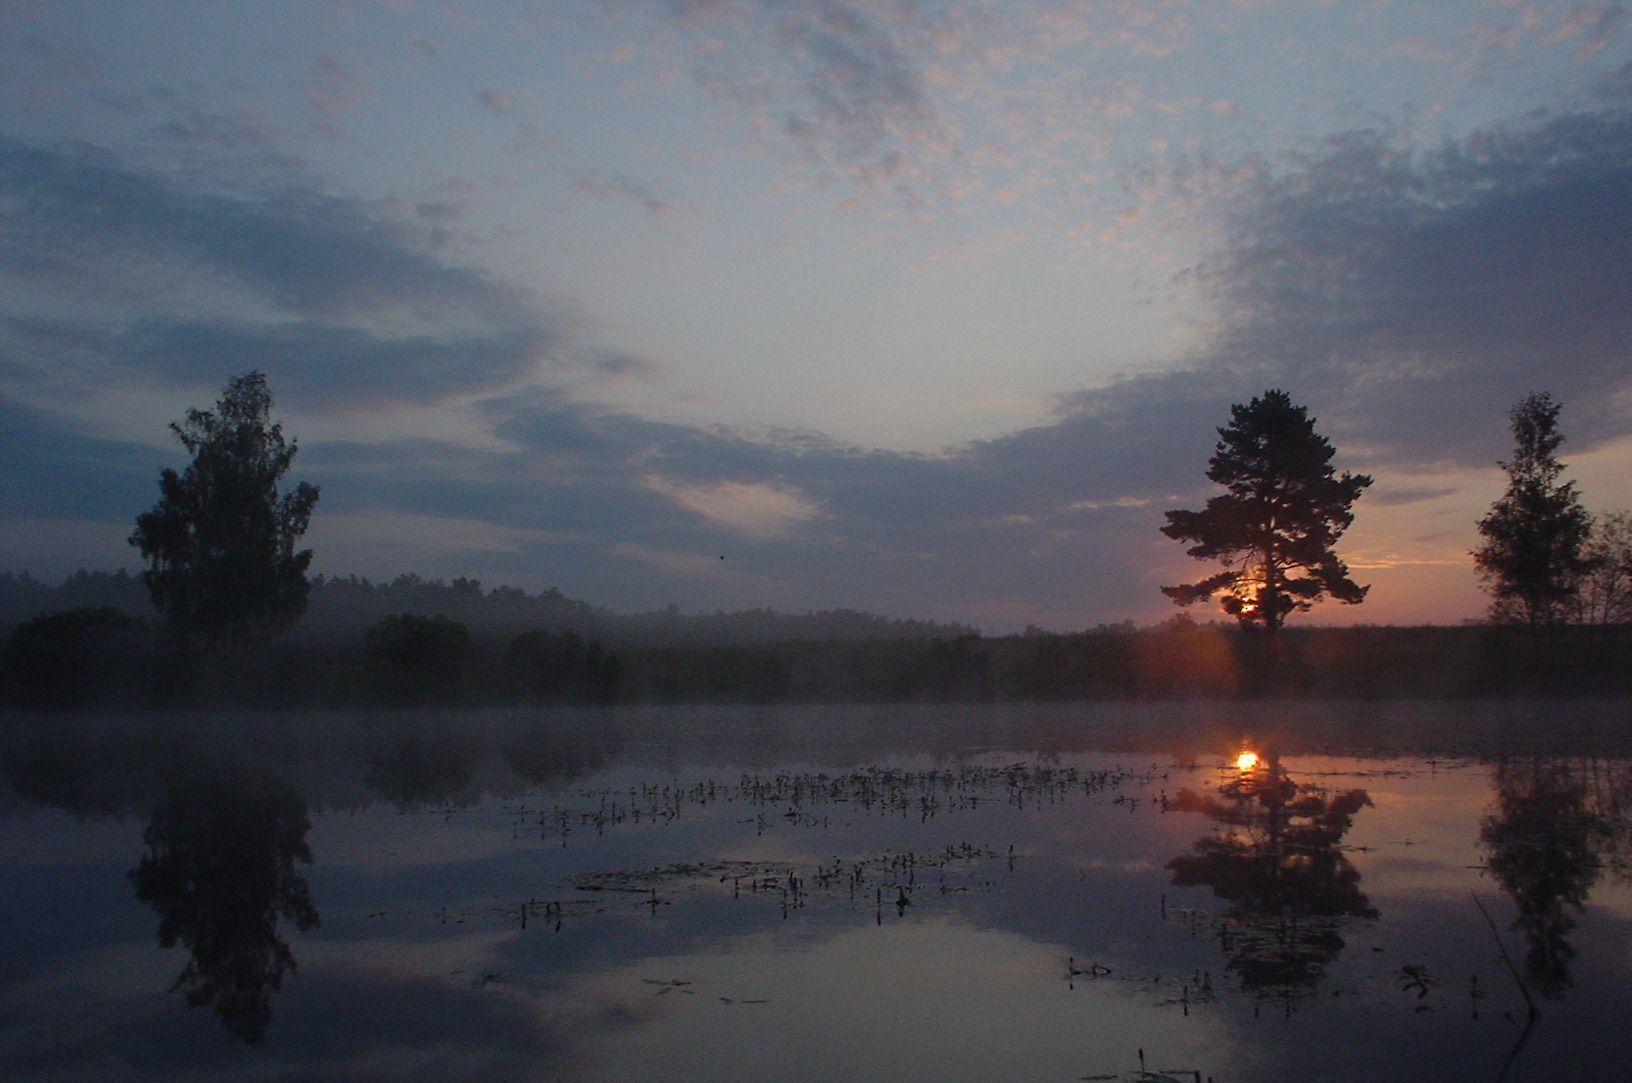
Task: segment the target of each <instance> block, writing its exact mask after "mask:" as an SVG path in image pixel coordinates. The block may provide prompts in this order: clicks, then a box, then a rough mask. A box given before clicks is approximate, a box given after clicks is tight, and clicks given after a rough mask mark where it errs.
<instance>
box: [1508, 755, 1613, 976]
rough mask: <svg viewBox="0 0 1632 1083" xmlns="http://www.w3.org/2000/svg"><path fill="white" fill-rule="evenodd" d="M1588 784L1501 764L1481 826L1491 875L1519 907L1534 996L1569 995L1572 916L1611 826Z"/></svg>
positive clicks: (1549, 768)
mask: <svg viewBox="0 0 1632 1083" xmlns="http://www.w3.org/2000/svg"><path fill="white" fill-rule="evenodd" d="M1588 797H1589V794H1588V787H1587V780H1586V779H1585V778H1584V777H1583V776H1582V774H1581V773H1580V772H1577V771H1574V770H1572V769H1571V768H1570V767H1569V766H1568V765H1566V764H1564V763H1559V762H1544V761H1530V762H1524V763H1514V762H1508V763H1502V764H1499V765H1498V766H1497V768H1496V810H1495V811H1494V812H1493V813H1491V814H1489V815H1487V816H1485V817H1484V819H1483V820H1482V821H1480V824H1479V838H1480V841H1481V842H1483V843H1484V845H1485V847H1486V850H1487V851H1488V863H1489V868H1490V872H1491V875H1492V876H1494V877H1495V878H1496V882H1497V883H1498V884H1500V885H1501V887H1502V890H1503V891H1505V892H1507V894H1508V895H1509V897H1511V898H1512V900H1513V902H1514V904H1515V905H1516V906H1517V907H1518V910H1519V916H1518V920H1517V921H1515V922H1514V924H1513V927H1514V928H1516V929H1518V930H1519V932H1520V934H1521V935H1522V936H1523V937H1524V941H1525V957H1524V969H1525V973H1526V976H1527V977H1528V978H1529V979H1530V982H1531V984H1532V985H1533V986H1534V987H1535V989H1536V991H1537V992H1538V993H1540V994H1542V995H1543V996H1547V997H1552V998H1558V997H1561V996H1563V994H1564V992H1565V990H1567V989H1569V987H1570V984H1571V981H1570V964H1571V963H1572V962H1573V961H1574V959H1575V954H1576V952H1575V947H1574V946H1573V945H1572V944H1571V943H1570V940H1569V934H1570V932H1571V931H1572V930H1573V929H1574V928H1575V918H1574V917H1573V916H1572V914H1571V911H1572V910H1573V911H1575V912H1576V913H1579V912H1580V911H1581V910H1582V908H1583V907H1584V906H1585V905H1586V902H1587V894H1588V892H1589V891H1590V890H1591V889H1592V886H1593V884H1594V883H1596V882H1597V879H1598V874H1599V872H1600V869H1601V866H1600V864H1599V860H1598V853H1597V850H1598V848H1599V845H1600V844H1601V843H1602V842H1603V841H1604V840H1605V839H1606V837H1607V836H1608V835H1610V834H1611V832H1610V831H1609V830H1608V823H1609V819H1608V818H1607V817H1605V816H1604V815H1603V814H1602V813H1600V812H1599V811H1598V810H1597V809H1596V808H1594V807H1593V806H1594V804H1596V802H1589V800H1588Z"/></svg>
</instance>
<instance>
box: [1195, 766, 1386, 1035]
mask: <svg viewBox="0 0 1632 1083" xmlns="http://www.w3.org/2000/svg"><path fill="white" fill-rule="evenodd" d="M1370 804H1371V798H1370V797H1369V796H1368V795H1367V793H1366V791H1365V790H1360V789H1355V790H1349V791H1347V792H1345V793H1340V794H1329V793H1327V792H1326V791H1324V790H1321V789H1318V788H1316V787H1312V786H1308V785H1303V784H1299V783H1297V782H1295V781H1293V780H1292V779H1291V778H1290V777H1288V776H1287V774H1286V772H1285V771H1284V770H1283V769H1282V767H1281V765H1280V762H1279V761H1278V760H1277V759H1274V758H1269V759H1267V760H1266V761H1264V762H1263V763H1261V764H1260V765H1259V766H1258V767H1257V768H1256V769H1255V770H1251V771H1244V772H1241V773H1240V774H1239V775H1238V776H1237V777H1236V778H1234V779H1232V780H1231V781H1229V782H1228V783H1226V784H1225V785H1223V786H1220V787H1219V790H1218V794H1217V796H1213V795H1211V794H1207V795H1202V794H1197V793H1194V792H1193V791H1190V790H1184V791H1181V792H1180V793H1179V795H1178V797H1177V798H1175V799H1173V800H1172V801H1170V802H1169V804H1168V807H1169V808H1170V809H1173V810H1177V811H1184V812H1200V813H1202V814H1204V815H1206V816H1208V817H1209V818H1210V819H1212V820H1214V821H1216V822H1217V823H1218V824H1220V825H1222V829H1220V830H1215V831H1214V832H1213V833H1211V834H1208V835H1205V836H1203V837H1202V838H1200V839H1197V840H1196V842H1195V843H1194V844H1193V846H1192V847H1191V852H1190V853H1188V854H1181V855H1180V856H1178V857H1175V858H1174V859H1173V860H1172V861H1170V862H1168V865H1167V867H1168V868H1169V869H1172V870H1173V883H1174V884H1176V885H1179V886H1183V887H1188V886H1195V885H1204V886H1206V887H1209V888H1211V889H1212V891H1213V894H1214V895H1215V896H1217V897H1218V898H1220V899H1223V900H1225V901H1226V902H1227V903H1228V904H1229V906H1228V909H1227V910H1226V912H1225V914H1224V916H1223V920H1222V921H1221V922H1220V924H1219V939H1220V942H1221V944H1222V946H1223V948H1224V951H1225V953H1226V954H1227V955H1228V957H1229V962H1228V967H1229V969H1230V970H1231V971H1233V972H1234V973H1236V974H1237V975H1238V976H1239V977H1240V979H1241V984H1242V988H1243V989H1245V990H1246V991H1247V992H1250V993H1253V994H1254V995H1257V996H1260V997H1266V998H1274V999H1280V1000H1284V1001H1285V1002H1286V1003H1287V1006H1288V1008H1289V1009H1290V1005H1291V1001H1292V999H1293V998H1295V997H1297V996H1299V995H1301V994H1303V993H1307V992H1309V991H1311V990H1312V989H1313V988H1314V986H1315V984H1316V983H1317V982H1318V981H1319V980H1320V978H1321V976H1322V975H1323V974H1324V973H1325V969H1326V966H1327V965H1328V964H1330V963H1331V962H1332V961H1333V960H1335V959H1336V958H1337V957H1338V956H1339V955H1340V954H1341V953H1342V951H1343V948H1344V940H1343V937H1342V935H1341V933H1340V931H1339V930H1340V928H1341V926H1342V925H1343V923H1344V922H1345V921H1346V920H1348V919H1352V918H1375V917H1376V916H1377V911H1376V909H1375V908H1373V907H1372V906H1371V904H1370V903H1369V901H1368V900H1367V899H1366V896H1365V895H1364V894H1363V893H1362V892H1361V891H1360V873H1359V870H1357V869H1356V868H1355V867H1354V865H1353V864H1352V863H1351V862H1350V861H1349V859H1348V857H1347V855H1346V854H1344V852H1343V851H1342V849H1341V848H1340V844H1341V842H1342V840H1343V836H1344V835H1345V834H1346V833H1347V832H1348V830H1349V827H1350V825H1351V824H1352V823H1353V820H1354V816H1355V814H1356V813H1357V812H1359V810H1360V809H1362V808H1364V807H1366V806H1368V805H1370Z"/></svg>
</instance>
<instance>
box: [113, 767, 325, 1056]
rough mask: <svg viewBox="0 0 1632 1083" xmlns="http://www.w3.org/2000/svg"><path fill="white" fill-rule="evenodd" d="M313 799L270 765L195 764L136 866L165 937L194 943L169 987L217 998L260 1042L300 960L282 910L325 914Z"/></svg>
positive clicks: (194, 999)
mask: <svg viewBox="0 0 1632 1083" xmlns="http://www.w3.org/2000/svg"><path fill="white" fill-rule="evenodd" d="M310 826H311V822H310V820H309V818H308V816H307V811H306V801H305V799H304V798H303V797H301V795H300V794H299V793H298V792H297V791H296V790H295V789H294V788H293V787H292V786H291V785H290V784H289V783H288V782H287V781H285V780H284V779H283V778H281V777H279V776H277V775H275V774H272V773H271V772H269V771H266V770H254V769H250V768H244V767H231V768H229V767H205V768H193V769H190V770H187V771H185V772H184V773H183V774H182V775H180V776H179V777H178V779H177V780H176V781H175V782H174V783H173V784H172V785H171V786H170V788H169V789H168V791H167V792H166V793H165V794H164V796H163V797H161V798H160V800H159V802H158V804H157V805H156V806H155V807H154V809H153V816H152V819H151V820H150V821H149V823H148V826H147V830H146V832H145V833H144V834H143V836H142V838H143V841H144V842H145V843H146V845H147V852H146V853H145V854H144V855H143V856H142V859H141V862H140V863H139V864H138V865H137V866H136V868H135V869H133V870H132V871H131V873H130V879H131V882H132V883H133V884H134V885H135V888H136V897H137V898H139V899H141V900H142V901H143V902H146V903H148V904H149V905H151V906H152V907H153V909H154V910H155V911H157V912H158V915H159V943H160V944H161V945H162V946H164V947H166V948H170V947H174V946H175V945H176V944H177V943H180V944H182V945H184V946H185V947H186V948H187V950H188V952H189V953H190V958H189V959H188V960H187V965H186V966H185V967H184V968H183V969H182V971H181V974H180V975H179V976H177V978H176V980H175V983H174V984H173V985H172V986H171V992H177V991H180V992H181V993H183V994H184V995H185V996H186V998H187V1003H188V1004H189V1005H191V1006H193V1007H202V1006H204V1005H210V1006H212V1007H213V1008H214V1009H215V1014H216V1015H217V1016H219V1017H220V1020H221V1024H222V1025H223V1026H224V1027H226V1029H227V1030H229V1031H231V1032H232V1033H233V1034H235V1035H237V1036H238V1037H240V1038H243V1039H244V1040H245V1041H248V1042H250V1043H252V1044H253V1043H256V1042H259V1041H260V1040H261V1038H262V1037H263V1036H264V1035H265V1033H266V1029H267V1026H268V1025H269V1024H270V1023H271V1020H272V993H273V992H275V991H277V990H279V989H281V988H282V987H283V979H284V976H285V975H286V974H288V973H292V972H293V971H294V970H295V956H294V952H293V951H292V950H291V949H290V947H289V944H288V942H287V941H286V940H285V939H284V938H283V936H282V935H281V934H280V932H279V923H280V919H281V920H282V921H288V922H292V923H294V925H295V926H296V927H297V928H299V929H300V930H302V931H305V930H307V929H310V928H312V927H313V926H315V925H316V924H317V922H318V914H317V909H316V907H314V906H313V905H312V900H311V894H310V891H309V889H308V887H307V883H306V878H305V877H304V876H302V875H300V874H299V873H298V872H297V871H296V864H297V862H298V863H302V864H310V863H311V861H312V852H311V849H310V847H308V845H307V843H306V833H307V831H308V830H309V828H310Z"/></svg>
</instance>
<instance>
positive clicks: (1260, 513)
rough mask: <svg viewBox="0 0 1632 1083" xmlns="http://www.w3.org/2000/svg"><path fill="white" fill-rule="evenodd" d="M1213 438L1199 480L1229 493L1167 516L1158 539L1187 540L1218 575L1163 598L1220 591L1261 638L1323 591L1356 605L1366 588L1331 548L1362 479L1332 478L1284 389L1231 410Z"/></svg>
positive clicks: (1325, 447)
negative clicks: (1217, 564)
mask: <svg viewBox="0 0 1632 1083" xmlns="http://www.w3.org/2000/svg"><path fill="white" fill-rule="evenodd" d="M1218 435H1219V437H1220V439H1219V442H1218V446H1217V448H1216V449H1215V450H1214V452H1213V456H1212V458H1211V459H1209V460H1208V461H1207V462H1208V470H1207V477H1208V479H1209V480H1210V481H1214V482H1217V483H1218V484H1220V485H1222V486H1224V487H1225V489H1227V490H1228V491H1227V492H1225V493H1222V494H1220V495H1218V496H1215V497H1212V498H1211V499H1209V500H1208V501H1207V506H1206V507H1205V508H1203V509H1202V510H1201V511H1183V510H1180V511H1170V512H1167V525H1166V526H1164V527H1162V533H1163V534H1166V535H1167V536H1168V537H1170V538H1172V539H1173V540H1174V541H1190V542H1195V543H1196V544H1195V545H1192V546H1191V547H1190V548H1189V549H1188V550H1186V552H1188V553H1189V554H1190V555H1191V556H1193V557H1195V558H1196V559H1197V560H1220V561H1223V562H1224V564H1225V569H1224V570H1223V571H1221V572H1219V573H1218V574H1216V575H1210V576H1208V577H1207V578H1205V579H1202V580H1199V581H1197V582H1195V583H1185V584H1182V585H1180V586H1176V587H1163V588H1162V593H1163V594H1166V595H1167V596H1168V597H1169V598H1172V599H1173V600H1174V601H1175V602H1176V603H1178V604H1179V605H1191V604H1194V603H1195V602H1199V601H1201V600H1202V599H1204V598H1210V597H1212V596H1213V595H1214V594H1217V593H1219V592H1221V591H1222V592H1224V598H1223V602H1222V604H1223V608H1224V611H1225V612H1226V613H1229V614H1230V615H1232V616H1234V617H1235V618H1236V619H1237V620H1239V621H1240V622H1241V623H1242V624H1243V625H1245V626H1247V627H1254V626H1257V627H1262V628H1263V629H1264V630H1266V631H1270V632H1274V631H1277V630H1278V629H1279V628H1280V626H1281V624H1282V623H1283V622H1284V621H1285V620H1286V617H1287V615H1288V614H1289V613H1291V612H1293V611H1294V610H1296V611H1300V612H1301V611H1304V610H1307V609H1308V608H1309V607H1310V606H1312V605H1313V604H1314V603H1315V602H1317V601H1319V600H1320V599H1321V598H1322V597H1324V596H1325V595H1327V594H1330V595H1331V596H1332V597H1334V598H1336V599H1337V600H1338V601H1341V602H1348V603H1350V604H1353V603H1357V602H1360V601H1361V600H1363V599H1364V598H1365V596H1366V591H1367V589H1368V588H1366V587H1362V586H1358V585H1356V584H1355V582H1354V580H1352V579H1350V578H1349V569H1348V567H1347V566H1346V565H1345V564H1344V563H1343V561H1341V560H1339V559H1338V557H1337V554H1336V553H1335V552H1333V549H1332V547H1333V545H1335V544H1336V542H1337V539H1338V538H1339V537H1340V536H1341V535H1342V533H1343V532H1344V531H1345V530H1347V529H1348V527H1349V525H1350V524H1351V523H1352V522H1354V513H1353V512H1352V511H1351V510H1350V509H1351V508H1352V507H1353V505H1354V502H1355V500H1356V499H1358V498H1359V496H1360V493H1361V491H1362V490H1363V489H1365V488H1366V486H1368V485H1370V484H1371V478H1370V477H1368V476H1366V475H1364V474H1348V473H1345V474H1343V475H1341V476H1339V475H1337V474H1335V473H1334V471H1333V470H1332V466H1331V460H1332V456H1333V454H1334V453H1335V452H1334V449H1333V448H1332V445H1331V443H1330V442H1329V441H1328V440H1327V439H1326V438H1325V437H1323V436H1321V435H1320V434H1318V433H1317V432H1315V423H1314V419H1312V418H1310V417H1309V416H1308V413H1307V411H1306V410H1305V409H1304V407H1302V406H1294V405H1293V404H1292V400H1291V398H1290V397H1289V396H1288V395H1287V394H1286V392H1284V391H1275V390H1270V391H1266V392H1264V394H1263V396H1262V397H1260V398H1255V399H1253V400H1252V401H1251V402H1250V403H1248V404H1247V405H1245V406H1242V405H1240V404H1236V405H1233V406H1231V407H1230V423H1229V425H1227V426H1225V427H1224V428H1221V429H1219V430H1218ZM1299 573H1301V574H1299Z"/></svg>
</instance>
